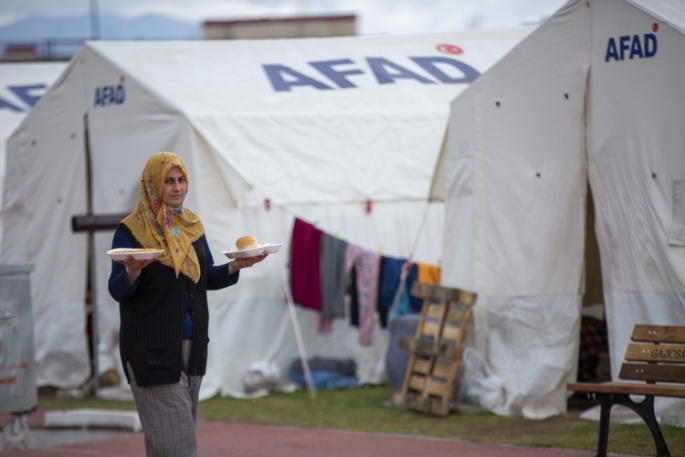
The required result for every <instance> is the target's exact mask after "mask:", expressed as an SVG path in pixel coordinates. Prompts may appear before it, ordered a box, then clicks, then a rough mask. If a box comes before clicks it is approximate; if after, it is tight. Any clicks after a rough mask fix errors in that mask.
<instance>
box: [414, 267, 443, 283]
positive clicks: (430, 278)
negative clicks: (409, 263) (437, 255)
mask: <svg viewBox="0 0 685 457" xmlns="http://www.w3.org/2000/svg"><path fill="white" fill-rule="evenodd" d="M416 266H417V267H418V269H419V275H418V277H417V278H416V280H417V281H418V282H424V283H427V284H440V267H439V266H437V265H430V264H428V263H423V262H416Z"/></svg>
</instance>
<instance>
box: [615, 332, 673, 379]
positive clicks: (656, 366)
mask: <svg viewBox="0 0 685 457" xmlns="http://www.w3.org/2000/svg"><path fill="white" fill-rule="evenodd" d="M631 339H632V340H633V341H634V343H631V344H629V345H628V349H627V350H626V356H625V360H626V361H625V362H624V363H623V365H622V366H621V372H620V373H619V375H618V377H619V378H620V379H626V380H634V381H646V382H648V383H655V382H671V383H673V382H675V383H685V327H675V326H661V325H636V326H635V328H634V329H633V335H632V337H631ZM631 362H641V363H631ZM644 362H648V363H644Z"/></svg>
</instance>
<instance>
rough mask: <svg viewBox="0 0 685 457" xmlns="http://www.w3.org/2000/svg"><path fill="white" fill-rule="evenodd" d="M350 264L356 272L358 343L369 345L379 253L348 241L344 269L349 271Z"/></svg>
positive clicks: (371, 332)
mask: <svg viewBox="0 0 685 457" xmlns="http://www.w3.org/2000/svg"><path fill="white" fill-rule="evenodd" d="M352 265H354V267H355V269H356V274H357V281H356V283H357V284H356V285H357V295H358V298H359V344H361V345H362V346H369V345H370V344H371V341H372V339H373V327H374V323H375V314H376V300H377V297H378V270H379V266H380V255H379V254H378V253H377V252H373V251H370V250H368V249H364V248H362V247H360V246H357V245H354V244H352V243H348V245H347V251H346V254H345V271H346V272H348V271H350V270H351V268H352Z"/></svg>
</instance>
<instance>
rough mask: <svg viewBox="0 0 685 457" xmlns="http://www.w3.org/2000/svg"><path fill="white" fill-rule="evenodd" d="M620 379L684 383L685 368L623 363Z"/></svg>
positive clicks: (680, 366)
mask: <svg viewBox="0 0 685 457" xmlns="http://www.w3.org/2000/svg"><path fill="white" fill-rule="evenodd" d="M618 377H619V378H620V379H630V380H633V381H656V382H680V383H682V382H685V366H682V365H652V364H646V363H624V364H623V365H621V373H619V375H618Z"/></svg>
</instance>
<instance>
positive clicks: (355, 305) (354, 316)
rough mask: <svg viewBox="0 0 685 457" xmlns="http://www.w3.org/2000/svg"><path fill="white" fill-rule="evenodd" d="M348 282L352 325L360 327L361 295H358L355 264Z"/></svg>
mask: <svg viewBox="0 0 685 457" xmlns="http://www.w3.org/2000/svg"><path fill="white" fill-rule="evenodd" d="M347 282H348V284H349V285H350V287H349V290H350V325H351V326H353V327H359V294H358V293H357V269H356V268H355V267H354V264H353V265H352V269H351V270H350V274H349V280H348V281H347Z"/></svg>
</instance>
